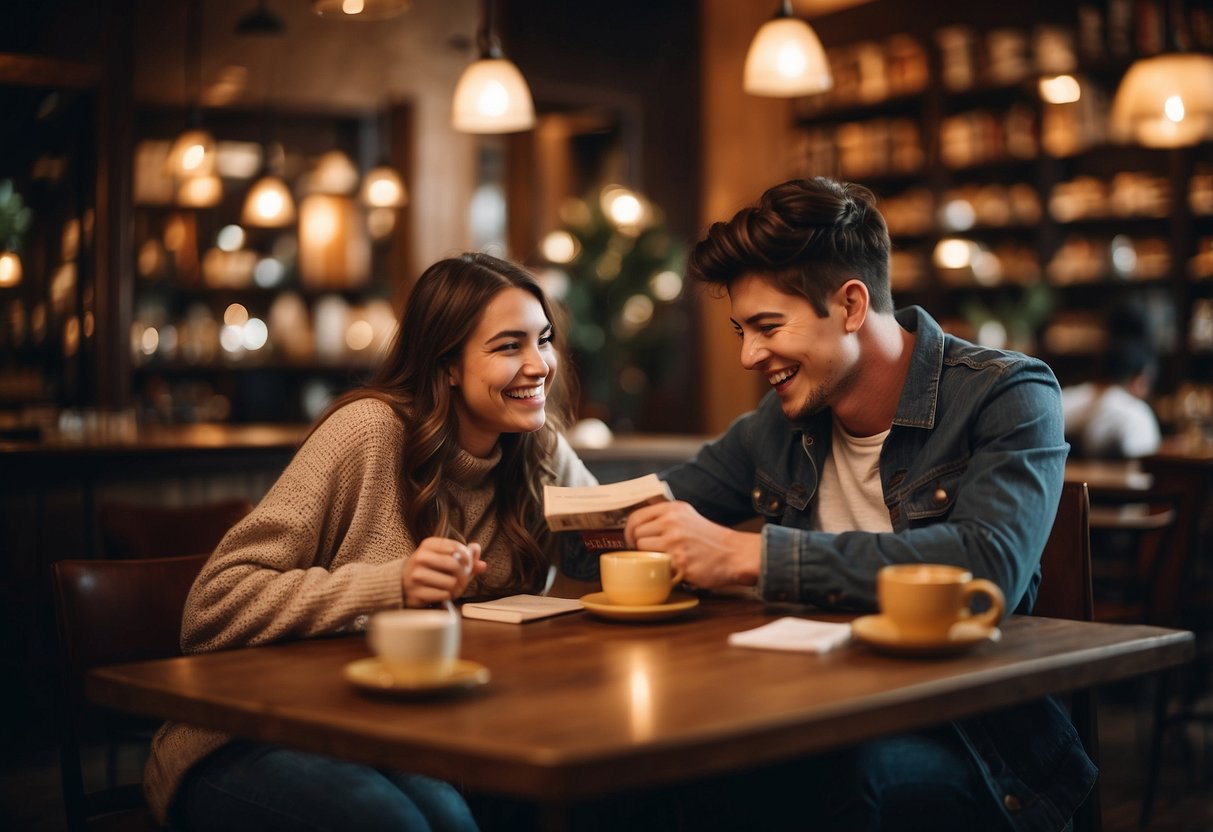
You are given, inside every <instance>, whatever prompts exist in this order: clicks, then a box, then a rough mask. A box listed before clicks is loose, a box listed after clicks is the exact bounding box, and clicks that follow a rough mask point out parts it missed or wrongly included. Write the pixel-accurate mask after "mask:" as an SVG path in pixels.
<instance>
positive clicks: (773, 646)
mask: <svg viewBox="0 0 1213 832" xmlns="http://www.w3.org/2000/svg"><path fill="white" fill-rule="evenodd" d="M850 638H851V625H850V624H836V623H832V622H829V621H812V620H809V619H807V618H791V617H787V618H778V619H776V620H774V621H772V622H771V623H770V624H763V625H762V626H761V627H755V628H754V629H753V630H743V631H742V632H740V633H733V634H732V635H730V636H729V644H731V645H734V646H735V647H757V648H759V649H763V650H792V651H795V652H799V653H826V652H829V651H830V650H833V649H834V648H835V647H838V646H840V645H843V644H846V643H847V641H849V640H850Z"/></svg>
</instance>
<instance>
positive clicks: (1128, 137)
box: [1111, 4, 1213, 147]
mask: <svg viewBox="0 0 1213 832" xmlns="http://www.w3.org/2000/svg"><path fill="white" fill-rule="evenodd" d="M1182 9H1183V5H1182V4H1181V5H1180V7H1179V10H1180V11H1179V16H1177V14H1176V10H1175V9H1174V8H1173V7H1172V6H1171V5H1170V4H1168V8H1167V9H1166V11H1165V12H1164V14H1165V18H1164V23H1163V45H1164V48H1166V49H1171V50H1172V51H1171V52H1166V53H1163V54H1161V55H1153V56H1151V57H1148V58H1141V59H1140V60H1138V61H1135V62H1134V63H1133V64H1132V66H1130V67H1129V69H1128V71H1127V72H1126V73H1125V76H1124V78H1122V79H1121V81H1120V86H1119V87H1118V88H1117V90H1116V97H1115V98H1114V99H1113V101H1112V124H1111V127H1112V135H1113V136H1114V137H1115V138H1117V139H1119V140H1121V141H1127V142H1136V143H1137V144H1140V145H1144V146H1145V147H1187V146H1189V145H1194V144H1197V143H1199V142H1201V141H1205V140H1208V139H1213V55H1208V54H1201V53H1197V52H1185V51H1183V50H1181V49H1179V48H1178V46H1179V40H1180V39H1179V38H1178V37H1177V36H1176V35H1177V34H1178V33H1177V32H1176V31H1175V27H1176V26H1177V25H1182V23H1183V18H1182ZM1185 40H1187V39H1185Z"/></svg>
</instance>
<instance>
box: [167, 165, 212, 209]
mask: <svg viewBox="0 0 1213 832" xmlns="http://www.w3.org/2000/svg"><path fill="white" fill-rule="evenodd" d="M222 199H223V181H222V180H221V179H220V178H219V177H218V176H216V175H215V174H213V173H212V174H207V175H204V176H188V177H186V178H185V179H182V180H181V184H180V185H178V186H177V204H178V205H180V206H181V207H183V208H213V207H215V206H216V205H218V204H219V202H220V201H221V200H222Z"/></svg>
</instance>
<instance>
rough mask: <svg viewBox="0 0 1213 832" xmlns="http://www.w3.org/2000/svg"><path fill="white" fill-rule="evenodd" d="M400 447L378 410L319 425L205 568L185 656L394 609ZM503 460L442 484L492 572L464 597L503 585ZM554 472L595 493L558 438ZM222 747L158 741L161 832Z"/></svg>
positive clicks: (209, 740) (344, 412)
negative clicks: (494, 475) (201, 767)
mask: <svg viewBox="0 0 1213 832" xmlns="http://www.w3.org/2000/svg"><path fill="white" fill-rule="evenodd" d="M403 447H404V428H403V425H402V424H401V423H400V420H399V419H398V418H397V416H396V414H395V413H394V412H393V410H392V409H391V408H390V407H389V406H388V405H386V404H384V403H383V402H381V401H378V400H376V399H369V398H368V399H360V400H358V401H355V402H352V403H350V404H348V405H346V406H345V407H342V408H341V409H340V410H338V411H337V412H335V413H333V414H332V415H331V416H330V417H329V418H328V419H326V420H325V421H324V422H323V423H322V424H321V425H320V426H319V427H318V428H317V429H316V431H315V432H314V433H313V434H312V435H311V436H310V437H309V438H308V440H307V441H306V442H305V443H304V444H303V447H301V448H300V449H299V451H298V453H296V454H295V457H294V459H292V460H291V462H290V464H289V465H288V466H287V467H286V470H285V471H283V473H282V476H281V477H280V478H279V479H278V481H277V482H276V483H274V486H273V487H272V488H271V489H270V491H269V493H268V494H266V496H265V498H264V499H263V500H262V501H261V503H260V504H259V505H258V506H257V508H256V509H255V510H254V511H253V512H252V513H251V514H250V515H249V516H248V517H246V518H245V519H244V520H242V521H240V522H239V523H237V524H236V525H235V526H234V527H232V529H231V530H230V531H229V532H228V533H227V535H226V536H225V537H224V538H223V540H222V542H220V544H219V547H218V548H217V549H216V550H215V553H214V554H213V555H212V556H211V558H210V560H209V561H207V563H206V565H205V566H204V567H203V569H202V572H201V574H199V576H198V579H197V580H196V581H195V582H194V586H193V588H192V589H191V591H190V594H189V598H188V599H187V600H186V604H185V613H184V617H183V619H182V622H181V646H182V649H183V650H184V651H185V652H187V653H201V652H207V651H211V650H224V649H230V648H236V647H249V646H252V645H256V644H265V643H267V642H274V641H283V640H287V639H296V638H308V637H312V636H318V635H322V634H330V633H340V632H354V631H359V630H362V629H364V628H365V626H366V620H367V617H368V616H369V615H370V614H371V613H373V612H375V611H377V610H383V609H391V608H395V607H400V606H401V605H402V604H403V588H402V584H401V578H402V563H403V560H404V558H406V557H407V556H408V555H409V554H411V553H412V552H413V551H414V549H415V548H416V544H417V541H415V540H414V539H413V536H412V535H411V534H410V533H409V530H408V529H406V528H405V527H404V523H403V520H402V518H401V515H400V493H399V490H398V487H397V486H398V480H399V471H400V457H401V454H402V453H403ZM500 459H501V452H500V449H497V450H496V451H495V453H494V455H493V456H492V457H491V458H489V459H478V458H476V457H473V456H471V455H470V454H468V453H466V452H461V453H460V456H459V458H458V461H457V464H456V466H455V470H453V471H449V472H447V479H446V480H445V484H446V486H447V487H448V488H450V489H451V490H452V491H454V492H455V494H457V495H458V497H459V500H460V503H461V505H462V507H463V510H464V519H465V521H466V524H467V528H468V529H469V530H470V531H469V532H468V533H467V534H466V538H467V540H468V541H469V542H471V541H476V542H479V543H480V545H481V547H482V549H483V552H484V554H483V557H484V560H485V562H486V563H487V564H488V570H487V571H486V572H485V574H484V575H482V576H481V577H480V578H479V579H477V581H475V582H473V584H472V585H471V586H469V587H468V594H469V595H473V594H478V593H480V592H483V591H484V587H485V586H493V585H499V584H501V583H503V582H504V581H505V580H506V579H507V578H508V576H509V567H510V559H509V555H508V553H507V552H505V551H504V550H503V547H502V546H500V545H498V543H497V541H496V538H495V532H496V523H495V521H494V518H493V517H492V516H491V515H488V514H486V509H488V508H489V506H490V505H491V503H492V501H493V488H494V486H493V482H492V480H491V479H490V478H489V475H490V473H491V472H492V470H493V468H494V466H496V465H497V463H498V462H499V461H500ZM553 467H554V469H555V470H556V483H557V484H560V485H594V484H596V480H595V479H594V476H593V475H592V474H591V473H590V472H589V471H588V470H586V468H585V466H584V465H583V464H582V462H581V460H580V459H578V458H577V455H576V454H575V453H574V452H573V450H572V449H571V448H570V447H569V446H568V444H567V443H566V442H565V441H564V440H563V438H562V439H561V441H560V445H559V448H558V450H557V458H556V459H555V460H554V465H553ZM229 739H230V738H229V737H228V736H226V735H224V734H220V733H218V732H215V731H211V730H208V729H204V728H197V727H194V726H191V725H185V724H181V723H172V722H170V723H166V724H165V725H164V726H162V727H161V729H160V730H159V731H158V732H157V733H156V736H155V737H154V738H153V740H152V754H151V757H150V758H149V760H148V763H147V767H146V769H145V771H144V790H145V791H146V793H147V798H148V803H149V805H150V806H151V808H152V811H153V814H155V816H156V818H157V819H158V820H159V821H160V822H161V823H165V822H166V816H167V813H168V807H169V805H170V804H171V803H172V800H173V797H174V795H175V794H176V791H177V788H178V786H179V785H180V783H181V779H182V777H184V775H185V773H186V772H187V771H188V770H189V768H190V767H191V766H192V765H194V764H195V763H196V762H198V761H199V760H201V759H202V758H203V757H205V756H206V755H208V754H210V753H211V752H213V751H214V750H216V749H218V748H219V747H220V746H222V745H223V744H224V743H226V742H227V741H228V740H229Z"/></svg>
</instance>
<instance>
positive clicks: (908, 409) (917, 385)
mask: <svg viewBox="0 0 1213 832" xmlns="http://www.w3.org/2000/svg"><path fill="white" fill-rule="evenodd" d="M896 318H897V323H899V324H901V326H902V327H903V328H904V329H906V330H908V331H910V332H913V333H915V334H916V336H917V337H916V338H915V341H914V352H913V354H912V355H911V357H910V369H909V372H908V373H907V374H906V383H905V386H904V387H903V391H905V390H910V391H914V392H913V393H911V394H909V395H907V394H906V393H905V392H903V393H902V396H901V400H900V401H899V402H898V403H897V414H896V415H895V416H894V417H893V424H895V425H905V426H906V427H911V428H933V427H935V412H936V406H937V405H938V402H939V380H940V377H941V375H942V373H943V347H944V340H943V330H942V329H940V327H939V324H937V323H935V319H934V318H932V317H931V316H930V315H928V314H927V312H926V311H925V310H924V309H922V308H921V307H918V306H909V307H906V308H905V309H899V310H898V311H897V313H896Z"/></svg>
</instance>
